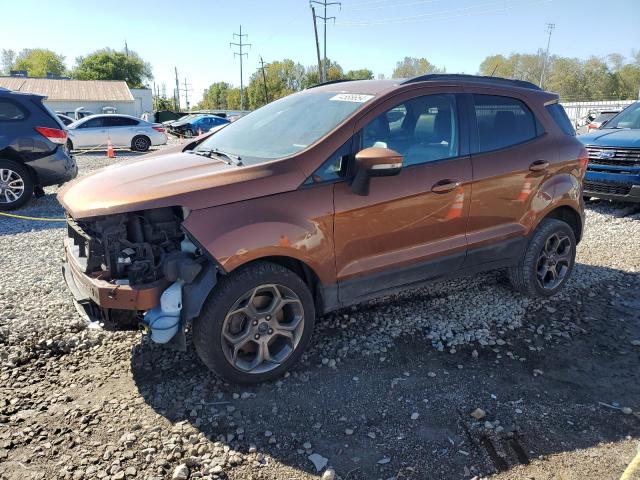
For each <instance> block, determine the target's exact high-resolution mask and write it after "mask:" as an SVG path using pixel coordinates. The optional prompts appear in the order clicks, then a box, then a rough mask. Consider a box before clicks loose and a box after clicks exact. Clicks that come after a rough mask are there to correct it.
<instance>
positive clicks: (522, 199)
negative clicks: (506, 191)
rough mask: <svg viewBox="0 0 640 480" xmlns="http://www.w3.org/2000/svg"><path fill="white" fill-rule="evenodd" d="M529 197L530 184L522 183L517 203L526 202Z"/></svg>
mask: <svg viewBox="0 0 640 480" xmlns="http://www.w3.org/2000/svg"><path fill="white" fill-rule="evenodd" d="M529 195H531V182H524V185H523V186H522V190H520V195H518V201H519V202H523V203H524V202H526V201H527V198H529Z"/></svg>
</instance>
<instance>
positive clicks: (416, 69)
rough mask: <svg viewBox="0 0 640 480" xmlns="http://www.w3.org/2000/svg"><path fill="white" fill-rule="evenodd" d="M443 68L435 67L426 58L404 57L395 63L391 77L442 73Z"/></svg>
mask: <svg viewBox="0 0 640 480" xmlns="http://www.w3.org/2000/svg"><path fill="white" fill-rule="evenodd" d="M444 71H445V70H444V69H441V68H438V67H436V66H435V65H434V64H432V63H431V62H429V60H427V59H426V58H415V57H404V59H402V60H401V61H399V62H398V63H396V68H395V69H394V70H393V74H392V77H393V78H411V77H417V76H418V75H426V74H427V73H444Z"/></svg>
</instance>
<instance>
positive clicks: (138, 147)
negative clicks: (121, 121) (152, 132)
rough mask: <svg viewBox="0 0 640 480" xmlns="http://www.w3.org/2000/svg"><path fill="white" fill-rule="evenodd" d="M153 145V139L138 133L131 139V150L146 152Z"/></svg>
mask: <svg viewBox="0 0 640 480" xmlns="http://www.w3.org/2000/svg"><path fill="white" fill-rule="evenodd" d="M150 146H151V140H149V138H147V137H145V136H144V135H136V136H135V137H133V139H132V140H131V150H133V151H134V152H146V151H148V150H149V147H150Z"/></svg>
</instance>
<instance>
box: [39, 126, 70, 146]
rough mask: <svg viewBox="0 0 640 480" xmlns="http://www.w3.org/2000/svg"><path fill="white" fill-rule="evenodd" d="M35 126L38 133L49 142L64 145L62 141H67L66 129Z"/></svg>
mask: <svg viewBox="0 0 640 480" xmlns="http://www.w3.org/2000/svg"><path fill="white" fill-rule="evenodd" d="M35 128H36V131H37V132H38V133H39V134H40V135H42V136H43V137H45V138H46V139H47V140H49V141H50V142H53V143H59V144H61V145H64V143H65V142H66V141H67V131H66V130H60V129H59V128H49V127H35Z"/></svg>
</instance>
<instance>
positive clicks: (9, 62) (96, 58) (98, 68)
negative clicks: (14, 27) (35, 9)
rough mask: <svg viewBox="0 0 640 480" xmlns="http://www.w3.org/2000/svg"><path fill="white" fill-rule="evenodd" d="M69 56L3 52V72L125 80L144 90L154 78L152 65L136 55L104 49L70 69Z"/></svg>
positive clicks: (37, 50)
mask: <svg viewBox="0 0 640 480" xmlns="http://www.w3.org/2000/svg"><path fill="white" fill-rule="evenodd" d="M64 59H65V57H64V56H63V55H60V54H58V53H56V52H53V51H51V50H48V49H46V48H26V49H24V50H22V51H20V52H18V53H16V52H14V51H13V50H7V49H3V50H2V51H1V52H0V64H1V65H0V66H1V67H2V73H4V74H5V75H8V74H9V72H10V71H12V70H25V71H26V72H27V74H28V75H29V76H30V77H46V76H47V74H53V75H55V76H59V77H65V76H68V77H71V78H74V79H78V80H124V81H125V82H127V85H129V87H131V88H140V87H143V86H144V85H145V83H147V82H148V81H149V80H152V79H153V74H152V71H151V65H150V64H149V63H148V62H145V61H144V60H143V59H142V58H141V57H140V56H139V55H138V54H137V53H136V52H134V51H131V50H128V51H126V52H121V51H116V50H112V49H110V48H103V49H100V50H96V51H95V52H92V53H90V54H89V55H86V56H81V57H78V58H76V62H75V65H74V67H73V68H72V69H71V70H67V67H66V65H65V63H64Z"/></svg>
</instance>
